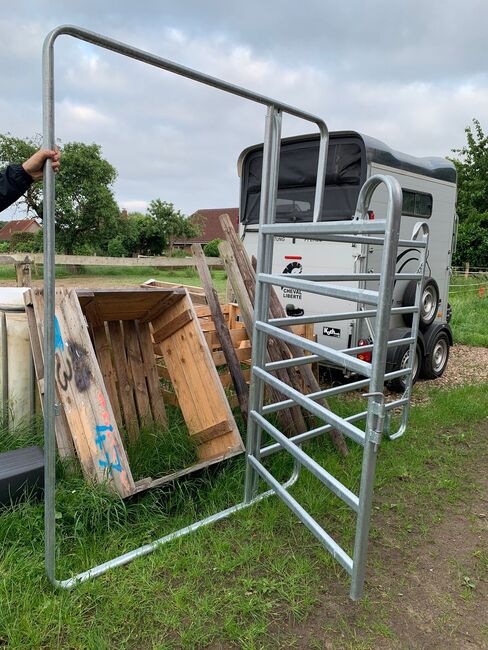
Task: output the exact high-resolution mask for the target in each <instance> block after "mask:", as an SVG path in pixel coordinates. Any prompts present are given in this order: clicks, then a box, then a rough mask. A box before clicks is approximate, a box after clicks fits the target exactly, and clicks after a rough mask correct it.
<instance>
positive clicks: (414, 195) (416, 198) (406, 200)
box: [402, 190, 432, 219]
mask: <svg viewBox="0 0 488 650" xmlns="http://www.w3.org/2000/svg"><path fill="white" fill-rule="evenodd" d="M402 193H403V208H402V214H404V215H406V216H407V217H420V218H422V219H429V217H431V216H432V194H427V193H426V192H416V191H414V190H402Z"/></svg>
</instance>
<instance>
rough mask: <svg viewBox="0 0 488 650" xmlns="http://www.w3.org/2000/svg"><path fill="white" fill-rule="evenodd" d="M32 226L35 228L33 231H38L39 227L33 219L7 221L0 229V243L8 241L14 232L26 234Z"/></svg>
mask: <svg viewBox="0 0 488 650" xmlns="http://www.w3.org/2000/svg"><path fill="white" fill-rule="evenodd" d="M34 225H35V226H37V227H36V228H35V230H39V229H40V227H41V226H40V225H39V224H38V223H37V221H36V220H35V219H17V220H16V221H9V222H8V223H6V224H5V225H4V226H3V228H1V229H0V241H10V240H11V238H12V235H13V234H14V233H15V232H28V231H29V230H31V229H32V227H33V226H34Z"/></svg>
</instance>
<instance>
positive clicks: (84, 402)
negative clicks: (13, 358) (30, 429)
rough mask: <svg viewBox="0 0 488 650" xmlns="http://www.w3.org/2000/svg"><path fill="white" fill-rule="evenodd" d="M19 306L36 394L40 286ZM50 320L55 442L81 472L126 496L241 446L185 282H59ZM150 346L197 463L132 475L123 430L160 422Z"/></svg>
mask: <svg viewBox="0 0 488 650" xmlns="http://www.w3.org/2000/svg"><path fill="white" fill-rule="evenodd" d="M26 304H27V314H28V319H29V330H30V336H31V343H32V350H33V356H34V362H35V367H36V375H37V380H38V386H39V390H40V392H41V395H42V393H43V381H44V365H43V358H42V346H41V340H42V337H43V294H42V291H41V290H37V289H36V290H32V291H31V292H28V297H27V298H26ZM56 319H57V320H56V323H57V325H56V351H55V352H56V391H57V396H58V400H59V403H60V406H61V411H60V414H59V416H58V417H57V418H56V439H57V443H58V448H59V451H60V455H61V456H63V457H69V456H73V455H74V454H75V453H76V456H77V457H78V459H79V460H80V463H81V465H82V468H83V472H84V474H85V476H86V477H87V478H89V479H90V480H94V481H98V482H101V481H108V483H109V485H110V486H111V487H112V488H113V489H114V490H116V491H117V492H118V493H119V494H120V495H121V496H122V497H126V496H129V495H130V494H133V493H135V492H138V491H140V490H143V489H147V488H148V487H153V486H155V485H158V484H161V483H164V482H167V481H170V480H173V479H174V478H176V477H178V476H181V475H183V474H187V473H190V472H192V471H195V470H197V469H200V468H202V467H205V466H207V465H209V464H212V463H215V462H218V461H220V460H223V459H225V458H228V457H230V456H233V455H235V454H238V453H241V452H242V451H243V444H242V440H241V437H240V434H239V432H238V429H237V426H236V424H235V421H234V418H233V416H232V412H231V410H230V407H229V405H228V403H227V400H226V399H225V394H224V390H223V388H222V385H221V383H220V381H219V378H218V374H217V371H216V368H215V365H214V363H213V361H212V358H211V355H210V352H209V349H208V347H207V345H206V343H205V339H204V335H203V332H202V331H201V329H200V328H199V326H198V319H197V317H196V314H195V311H194V308H193V305H192V303H191V301H190V299H189V297H188V294H187V291H186V290H185V289H178V288H175V289H134V290H113V289H110V290H80V291H78V292H75V290H71V291H67V290H66V289H59V290H57V292H56ZM155 350H157V352H158V353H159V354H163V355H164V356H165V359H166V363H167V369H168V372H169V376H170V378H171V381H172V382H173V385H174V386H175V389H176V390H177V394H178V401H179V405H180V407H181V409H182V412H183V416H184V418H185V422H186V424H187V426H188V433H189V435H190V437H191V438H192V439H193V440H194V441H195V443H196V450H197V456H198V460H199V462H198V463H197V464H195V465H192V466H191V467H189V468H184V469H182V470H180V471H179V472H176V473H174V474H171V475H169V476H163V477H160V478H157V479H152V478H150V477H149V478H146V479H142V480H140V481H137V482H134V480H133V478H132V475H131V471H130V467H129V463H128V460H127V456H126V452H125V449H124V445H123V442H122V435H121V429H122V428H123V429H125V430H126V431H127V435H128V436H129V438H130V439H132V440H135V439H136V438H137V436H138V435H139V432H140V428H141V426H143V425H145V424H147V423H150V422H153V423H156V425H158V426H159V427H162V428H165V427H166V426H167V415H166V409H165V405H164V399H163V393H162V390H161V386H160V380H159V375H158V369H157V367H156V356H155Z"/></svg>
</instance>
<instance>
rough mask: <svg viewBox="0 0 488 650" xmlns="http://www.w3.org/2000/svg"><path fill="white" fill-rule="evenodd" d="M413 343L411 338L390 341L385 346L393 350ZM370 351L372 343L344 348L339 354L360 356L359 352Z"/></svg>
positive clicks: (372, 347) (372, 346)
mask: <svg viewBox="0 0 488 650" xmlns="http://www.w3.org/2000/svg"><path fill="white" fill-rule="evenodd" d="M414 341H415V338H413V337H409V338H405V339H392V340H391V341H388V343H387V344H386V345H387V347H389V348H394V347H397V346H400V345H410V343H413V342H414ZM372 350H374V343H371V344H370V345H358V346H357V347H355V348H345V349H344V350H341V352H344V354H360V353H361V352H371V351H372Z"/></svg>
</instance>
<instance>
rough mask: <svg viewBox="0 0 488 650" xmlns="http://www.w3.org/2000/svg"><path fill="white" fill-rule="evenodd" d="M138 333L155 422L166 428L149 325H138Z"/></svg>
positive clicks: (166, 421) (164, 410)
mask: <svg viewBox="0 0 488 650" xmlns="http://www.w3.org/2000/svg"><path fill="white" fill-rule="evenodd" d="M137 331H138V335H139V345H140V347H141V353H142V360H143V363H144V371H145V373H146V381H147V388H148V393H149V399H150V402H151V410H152V413H153V418H154V421H155V422H157V423H158V424H160V425H161V426H163V427H165V428H166V426H167V424H168V420H167V417H166V409H165V407H164V401H163V394H162V392H161V386H160V384H159V376H158V371H157V370H156V357H155V355H154V351H153V344H152V338H151V332H150V331H149V325H148V324H147V323H138V324H137Z"/></svg>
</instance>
